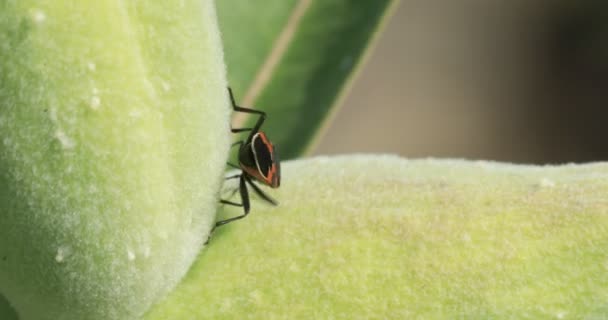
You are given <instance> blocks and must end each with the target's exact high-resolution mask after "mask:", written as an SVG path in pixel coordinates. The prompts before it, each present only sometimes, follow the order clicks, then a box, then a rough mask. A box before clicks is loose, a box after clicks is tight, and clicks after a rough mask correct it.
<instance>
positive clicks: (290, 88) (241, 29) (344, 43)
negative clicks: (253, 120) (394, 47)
mask: <svg viewBox="0 0 608 320" xmlns="http://www.w3.org/2000/svg"><path fill="white" fill-rule="evenodd" d="M394 3H395V2H394V1H390V0H378V1H359V0H330V1H328V0H300V1H276V0H275V1H266V2H265V3H264V4H263V8H264V10H259V9H260V6H261V4H260V2H242V1H238V0H232V1H230V0H226V1H221V2H220V3H219V5H218V10H219V18H220V19H219V21H220V28H221V30H222V32H223V34H224V44H225V50H226V60H227V63H228V79H229V80H230V82H231V83H232V84H233V86H234V89H235V94H236V96H237V97H236V98H237V103H239V104H241V105H242V106H251V105H255V107H256V108H257V109H261V110H264V111H266V112H267V113H268V119H267V121H266V123H265V124H264V128H263V129H264V131H266V132H267V133H268V135H269V136H270V137H271V139H272V140H273V142H274V143H275V145H277V146H278V148H279V150H280V157H281V158H282V159H290V158H294V157H296V156H298V155H302V154H303V153H305V152H306V150H308V149H310V148H311V146H312V145H313V144H314V140H315V138H316V137H317V136H318V135H319V132H320V130H322V128H323V126H324V125H325V124H326V122H327V121H329V119H330V118H331V115H332V114H333V112H335V111H334V110H335V107H336V106H337V105H338V104H339V100H340V97H341V96H342V95H343V91H344V89H345V88H348V84H349V83H350V82H352V76H353V73H354V72H355V71H356V69H357V67H358V66H359V64H360V62H361V61H362V58H363V57H364V56H365V52H366V51H367V50H369V47H370V42H371V40H373V38H374V35H375V34H376V32H377V30H378V29H379V26H380V25H382V22H383V20H384V19H385V18H386V16H387V12H390V11H391V10H389V9H390V8H391V7H392V6H391V4H394ZM235 125H236V126H242V125H243V121H242V118H240V117H237V121H236V124H235Z"/></svg>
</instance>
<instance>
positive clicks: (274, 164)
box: [213, 88, 281, 229]
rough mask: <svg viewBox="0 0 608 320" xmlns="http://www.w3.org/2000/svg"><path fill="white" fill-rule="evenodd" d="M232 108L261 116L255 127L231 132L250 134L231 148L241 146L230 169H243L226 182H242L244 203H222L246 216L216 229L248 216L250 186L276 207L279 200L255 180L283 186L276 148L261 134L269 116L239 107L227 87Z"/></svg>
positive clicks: (273, 186)
mask: <svg viewBox="0 0 608 320" xmlns="http://www.w3.org/2000/svg"><path fill="white" fill-rule="evenodd" d="M228 93H229V94H230V101H231V102H232V109H233V110H234V111H235V112H244V113H252V114H256V115H258V116H259V117H258V120H257V122H256V123H255V125H254V126H253V128H236V129H235V128H231V129H230V131H232V133H239V132H247V131H249V135H248V136H247V139H245V140H241V141H237V142H235V143H234V144H232V146H233V147H234V146H239V151H238V162H239V164H238V166H237V165H234V164H231V163H228V165H229V166H231V167H233V168H236V169H239V170H241V173H240V174H236V175H233V176H230V177H227V178H226V179H239V188H238V190H239V193H240V195H241V203H237V202H232V201H228V200H223V199H221V200H220V202H221V203H224V204H228V205H233V206H238V207H243V214H242V215H239V216H236V217H232V218H228V219H225V220H221V221H218V222H216V223H215V226H214V227H213V228H214V229H215V228H217V227H219V226H223V225H225V224H227V223H230V222H232V221H235V220H239V219H242V218H244V217H246V216H247V215H248V214H249V209H250V208H251V207H250V203H249V190H248V189H247V185H249V186H250V187H251V189H253V191H254V192H255V193H256V194H257V195H258V196H260V197H261V198H262V199H264V200H266V201H267V202H269V203H270V204H272V205H275V206H276V205H277V204H278V203H277V201H276V200H274V199H273V198H271V197H270V196H268V195H267V194H265V193H264V192H263V191H262V189H260V187H258V186H257V185H256V184H255V181H257V182H260V183H262V184H265V185H267V186H269V187H271V188H278V187H279V186H280V185H281V164H280V162H279V157H278V155H277V149H276V147H275V146H274V145H273V144H272V142H270V140H269V139H268V137H267V136H266V134H265V133H264V132H262V131H260V128H261V127H262V124H263V123H264V120H265V119H266V113H265V112H263V111H260V110H255V109H249V108H243V107H240V106H238V105H237V104H236V102H235V100H234V95H233V94H232V89H230V88H228Z"/></svg>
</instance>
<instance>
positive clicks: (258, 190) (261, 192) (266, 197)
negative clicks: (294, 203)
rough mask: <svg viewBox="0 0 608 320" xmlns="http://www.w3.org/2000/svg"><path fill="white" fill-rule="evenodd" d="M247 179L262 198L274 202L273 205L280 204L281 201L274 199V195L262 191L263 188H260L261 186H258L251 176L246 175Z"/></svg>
mask: <svg viewBox="0 0 608 320" xmlns="http://www.w3.org/2000/svg"><path fill="white" fill-rule="evenodd" d="M244 178H245V181H247V184H249V185H250V186H251V188H253V191H254V192H255V193H256V194H257V195H258V196H260V198H262V199H264V200H266V201H267V202H269V203H270V204H272V205H273V206H276V205H278V204H279V203H278V202H277V201H276V200H275V199H273V198H272V197H270V196H269V195H267V194H266V193H264V191H262V189H260V187H258V186H257V185H256V184H255V182H253V181H252V180H251V178H249V177H247V176H244Z"/></svg>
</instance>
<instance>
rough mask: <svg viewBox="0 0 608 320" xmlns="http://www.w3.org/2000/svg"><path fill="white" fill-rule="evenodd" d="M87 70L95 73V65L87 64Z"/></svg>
mask: <svg viewBox="0 0 608 320" xmlns="http://www.w3.org/2000/svg"><path fill="white" fill-rule="evenodd" d="M87 69H89V71H95V70H97V65H95V63H93V62H89V63H87Z"/></svg>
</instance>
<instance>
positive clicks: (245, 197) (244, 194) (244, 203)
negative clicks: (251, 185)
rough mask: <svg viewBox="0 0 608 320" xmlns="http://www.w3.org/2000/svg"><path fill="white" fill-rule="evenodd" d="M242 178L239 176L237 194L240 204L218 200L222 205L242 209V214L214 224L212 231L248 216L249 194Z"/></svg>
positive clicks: (242, 176)
mask: <svg viewBox="0 0 608 320" xmlns="http://www.w3.org/2000/svg"><path fill="white" fill-rule="evenodd" d="M244 177H245V175H244V174H241V175H240V181H239V192H240V194H241V203H237V202H232V201H228V200H220V202H221V203H224V204H229V205H233V206H237V207H243V214H242V215H240V216H236V217H232V218H228V219H226V220H222V221H218V222H216V223H215V227H213V229H215V228H217V227H220V226H223V225H225V224H227V223H230V222H232V221H235V220H239V219H243V218H245V217H246V216H247V215H248V214H249V208H250V207H249V193H248V191H247V185H246V184H245V178H244Z"/></svg>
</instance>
